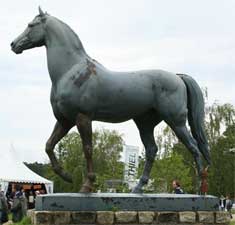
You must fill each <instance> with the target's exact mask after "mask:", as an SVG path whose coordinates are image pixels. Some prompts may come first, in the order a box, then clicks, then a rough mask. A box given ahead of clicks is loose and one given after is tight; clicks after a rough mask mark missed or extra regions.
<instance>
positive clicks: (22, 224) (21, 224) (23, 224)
mask: <svg viewBox="0 0 235 225" xmlns="http://www.w3.org/2000/svg"><path fill="white" fill-rule="evenodd" d="M13 224H14V225H32V223H31V219H30V218H29V217H24V218H23V219H22V220H21V222H19V223H13Z"/></svg>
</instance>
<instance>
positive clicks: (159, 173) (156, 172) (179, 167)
mask: <svg viewBox="0 0 235 225" xmlns="http://www.w3.org/2000/svg"><path fill="white" fill-rule="evenodd" d="M151 177H152V178H153V179H154V181H153V183H152V186H153V187H154V189H155V190H157V191H158V190H159V188H161V186H162V185H164V186H165V188H164V189H166V190H165V191H167V192H172V186H171V184H172V181H173V180H174V179H176V180H179V181H180V183H181V185H182V187H183V189H184V191H186V192H190V191H191V190H192V177H191V176H190V169H189V168H188V167H187V165H185V164H184V162H183V157H182V156H181V155H180V154H177V153H174V152H172V153H171V154H170V155H168V156H166V157H164V158H162V159H159V160H157V161H156V162H155V164H154V166H153V168H152V172H151Z"/></svg>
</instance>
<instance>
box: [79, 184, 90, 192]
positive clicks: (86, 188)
mask: <svg viewBox="0 0 235 225" xmlns="http://www.w3.org/2000/svg"><path fill="white" fill-rule="evenodd" d="M91 192H92V187H91V186H88V185H82V188H81V189H80V191H79V193H91Z"/></svg>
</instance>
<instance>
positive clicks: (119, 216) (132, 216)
mask: <svg viewBox="0 0 235 225" xmlns="http://www.w3.org/2000/svg"><path fill="white" fill-rule="evenodd" d="M115 220H116V222H117V223H135V222H137V212H135V211H119V212H115Z"/></svg>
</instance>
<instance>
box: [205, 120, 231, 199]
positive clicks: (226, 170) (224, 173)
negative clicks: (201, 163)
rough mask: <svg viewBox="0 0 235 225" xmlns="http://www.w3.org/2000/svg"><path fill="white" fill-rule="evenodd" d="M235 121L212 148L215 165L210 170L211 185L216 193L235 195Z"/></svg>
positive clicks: (211, 188) (212, 190)
mask: <svg viewBox="0 0 235 225" xmlns="http://www.w3.org/2000/svg"><path fill="white" fill-rule="evenodd" d="M234 147H235V123H234V124H233V125H229V126H228V127H227V129H226V130H225V132H224V133H223V135H222V136H220V137H219V138H218V140H217V142H216V145H215V146H214V147H213V148H212V151H211V156H212V162H213V166H212V167H211V170H210V174H209V175H210V176H209V187H210V190H211V192H212V193H213V194H215V195H218V196H220V195H225V194H230V195H235V193H234V192H235V155H234V153H233V154H232V152H230V149H232V148H234Z"/></svg>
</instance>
